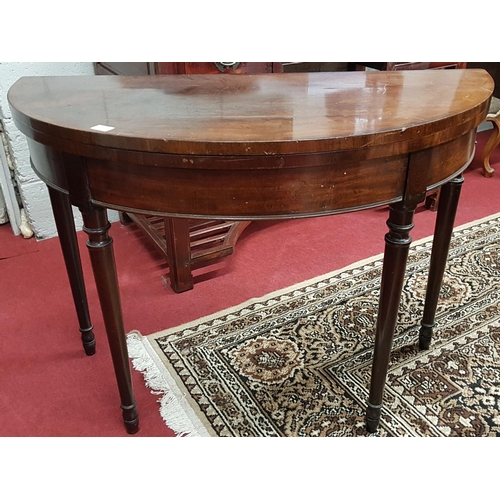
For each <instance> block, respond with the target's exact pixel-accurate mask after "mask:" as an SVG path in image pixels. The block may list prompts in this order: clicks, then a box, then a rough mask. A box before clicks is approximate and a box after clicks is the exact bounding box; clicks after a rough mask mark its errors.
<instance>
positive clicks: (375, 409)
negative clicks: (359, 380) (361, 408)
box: [365, 403, 382, 433]
mask: <svg viewBox="0 0 500 500" xmlns="http://www.w3.org/2000/svg"><path fill="white" fill-rule="evenodd" d="M381 411H382V405H372V404H371V403H368V407H367V408H366V417H365V424H366V431H367V432H369V433H374V432H376V430H377V428H378V424H379V422H380V413H381Z"/></svg>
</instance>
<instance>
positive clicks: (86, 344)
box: [80, 327, 96, 356]
mask: <svg viewBox="0 0 500 500" xmlns="http://www.w3.org/2000/svg"><path fill="white" fill-rule="evenodd" d="M80 333H81V334H82V344H83V349H84V350H85V354H86V355H87V356H93V355H94V354H95V351H96V342H95V337H94V331H93V327H90V328H80Z"/></svg>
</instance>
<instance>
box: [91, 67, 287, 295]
mask: <svg viewBox="0 0 500 500" xmlns="http://www.w3.org/2000/svg"><path fill="white" fill-rule="evenodd" d="M94 69H95V73H96V75H123V76H144V75H181V74H189V75H193V74H220V73H226V74H234V75H242V74H261V73H280V72H281V71H282V65H281V63H273V62H227V63H225V62H222V63H217V62H215V63H214V62H96V63H94ZM121 221H122V223H123V224H126V223H128V222H130V221H133V222H134V223H135V224H136V225H137V226H138V227H139V228H140V229H141V230H142V231H143V232H144V233H146V234H147V235H148V236H149V237H150V238H151V240H152V241H153V242H154V243H155V244H156V246H157V247H158V248H159V249H160V250H161V252H162V253H163V254H164V255H165V258H166V260H167V263H168V267H169V279H170V286H171V287H172V289H173V290H174V291H175V292H177V293H180V292H185V291H187V290H191V289H192V288H193V285H194V283H193V274H192V271H193V269H195V268H196V267H199V266H202V265H204V264H207V263H209V262H211V261H213V260H214V259H219V258H222V257H226V256H227V255H230V254H232V253H233V250H234V246H235V245H236V242H237V240H238V238H239V236H240V235H241V233H242V232H243V230H244V229H245V228H246V227H247V226H248V225H249V224H250V222H249V221H242V222H235V221H216V220H195V219H192V220H186V219H179V218H170V217H158V216H150V215H143V214H132V213H129V214H123V213H122V214H121Z"/></svg>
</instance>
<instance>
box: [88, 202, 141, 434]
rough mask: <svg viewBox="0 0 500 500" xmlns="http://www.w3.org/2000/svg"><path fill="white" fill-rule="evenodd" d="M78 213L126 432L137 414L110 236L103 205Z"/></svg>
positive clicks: (135, 424) (134, 426)
mask: <svg viewBox="0 0 500 500" xmlns="http://www.w3.org/2000/svg"><path fill="white" fill-rule="evenodd" d="M82 215H83V222H84V228H83V230H84V231H85V232H86V233H87V234H88V236H89V239H88V241H87V247H88V249H89V254H90V259H91V262H92V269H93V272H94V277H95V282H96V286H97V293H98V295H99V301H100V303H101V309H102V314H103V318H104V324H105V326H106V333H107V336H108V342H109V347H110V350H111V357H112V359H113V366H114V369H115V375H116V380H117V382H118V390H119V392H120V400H121V408H122V412H123V420H124V422H125V427H126V429H127V432H128V433H129V434H134V433H136V432H137V431H138V430H139V417H138V414H137V410H136V402H135V398H134V393H133V390H132V376H131V371H130V363H129V359H128V351H127V342H126V337H125V328H124V325H123V315H122V307H121V302H120V292H119V288H118V278H117V274H116V265H115V258H114V252H113V240H112V238H111V237H110V236H109V234H108V229H109V227H110V224H109V222H108V217H107V213H106V210H105V209H103V208H94V209H92V210H91V211H89V212H86V211H83V210H82Z"/></svg>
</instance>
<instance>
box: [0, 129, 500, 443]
mask: <svg viewBox="0 0 500 500" xmlns="http://www.w3.org/2000/svg"><path fill="white" fill-rule="evenodd" d="M488 135H489V132H483V133H481V134H479V136H478V151H480V150H481V147H482V146H483V145H484V143H485V141H486V139H487V136H488ZM476 156H477V157H478V156H479V153H477V154H476ZM491 163H492V165H493V166H494V167H495V166H496V168H497V170H498V172H497V174H495V176H494V177H493V178H490V179H486V178H484V177H483V176H482V174H481V167H480V164H479V161H477V159H476V160H475V161H474V163H473V164H472V165H471V166H470V167H469V169H468V170H467V172H466V173H465V184H464V187H463V189H462V197H461V202H460V206H459V211H458V215H457V220H456V224H457V225H460V224H464V223H466V222H470V221H473V220H475V219H479V218H481V217H485V216H487V215H490V214H493V213H496V212H500V198H499V196H498V193H499V191H500V190H499V188H500V150H497V151H496V152H495V153H494V155H493V157H492V159H491ZM386 219H387V209H386V208H383V209H376V210H367V211H364V212H357V213H351V214H344V215H338V216H331V217H322V218H316V219H301V220H291V221H284V222H254V223H252V224H251V225H250V226H249V228H248V229H246V230H245V232H244V233H243V235H242V236H241V238H240V240H239V242H238V244H237V245H236V250H235V253H234V255H232V256H230V257H227V258H225V259H223V260H221V261H220V262H219V263H217V264H213V265H211V266H209V267H205V268H201V269H199V270H197V271H196V272H195V276H196V281H195V287H194V289H193V290H191V291H189V292H185V293H183V294H175V293H174V292H173V291H172V290H171V289H170V287H169V286H168V285H167V284H166V282H165V277H166V274H167V271H168V270H167V267H166V264H165V263H164V260H163V259H162V257H161V255H160V254H159V253H158V252H157V251H156V249H155V248H153V247H152V244H151V243H149V241H147V240H146V238H145V237H144V236H142V234H141V233H140V232H139V231H138V230H136V229H134V227H133V226H126V227H124V226H121V224H120V223H115V224H113V226H112V229H111V234H112V236H113V238H114V241H115V253H116V260H117V267H118V273H119V281H120V285H121V291H122V303H123V309H124V319H125V328H126V330H127V331H130V330H139V331H140V332H141V333H143V334H149V333H153V332H155V331H158V330H161V329H165V328H168V327H170V326H174V325H177V324H181V323H184V322H187V321H191V320H194V319H196V318H198V317H201V316H205V315H207V314H211V313H214V312H216V311H218V310H221V309H224V308H227V307H230V306H233V305H237V304H239V303H241V302H243V301H245V300H247V299H249V298H251V297H255V296H257V297H258V296H261V295H264V294H266V293H269V292H271V291H273V290H277V289H280V288H283V287H286V286H289V285H292V284H294V283H297V282H300V281H303V280H306V279H309V278H312V277H314V276H318V275H320V274H324V273H327V272H330V271H333V270H335V269H338V268H341V267H344V266H346V265H348V264H350V263H353V262H356V261H358V260H360V259H364V258H367V257H369V256H371V255H374V254H378V253H381V252H382V251H383V245H384V238H383V237H384V234H385V233H386V226H385V221H386ZM434 221H435V213H434V212H430V211H428V210H424V209H420V210H419V211H418V213H417V215H416V217H415V229H414V230H413V232H412V236H413V239H414V240H417V239H419V238H422V237H424V236H428V235H429V234H431V233H432V231H433V226H434ZM85 240H86V235H85V234H84V233H81V232H80V233H79V241H80V243H81V246H80V249H81V252H82V260H83V265H84V271H85V276H86V279H87V289H88V297H89V304H90V311H91V317H92V321H93V324H94V329H95V334H96V338H97V354H96V355H95V356H93V357H87V356H85V354H84V352H83V349H82V347H81V344H80V339H79V336H80V334H79V331H78V324H77V321H76V315H75V312H74V309H73V303H72V299H71V295H70V292H69V285H68V282H67V277H66V273H65V269H64V266H63V262H62V256H61V252H60V249H59V242H58V240H57V238H52V239H50V240H46V241H41V242H36V241H35V240H34V239H31V240H24V239H22V238H21V237H14V236H13V235H12V233H11V230H10V227H9V226H8V225H4V226H0V276H1V277H0V283H1V291H2V295H1V305H2V306H1V310H0V325H1V335H0V407H1V408H2V410H1V417H0V418H1V427H0V435H1V436H125V435H126V434H125V431H124V428H123V425H122V421H121V412H120V408H119V399H118V391H117V388H116V385H115V379H114V373H113V369H112V364H111V358H110V355H109V350H108V347H107V341H106V336H105V332H104V326H103V322H102V318H101V313H100V308H99V304H98V301H97V297H96V293H95V286H94V282H93V278H92V274H91V271H90V263H89V259H88V255H87V251H86V248H85ZM133 383H134V389H135V392H136V398H137V404H138V410H139V413H140V421H141V430H140V431H139V433H138V434H137V436H142V437H145V436H171V435H173V433H172V432H170V431H169V429H168V428H167V427H166V426H165V424H164V422H163V420H162V419H161V417H160V415H159V411H158V405H157V403H156V396H155V395H152V394H150V392H149V390H148V389H146V388H145V386H144V383H143V380H142V375H141V374H139V373H137V372H135V371H134V372H133Z"/></svg>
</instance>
